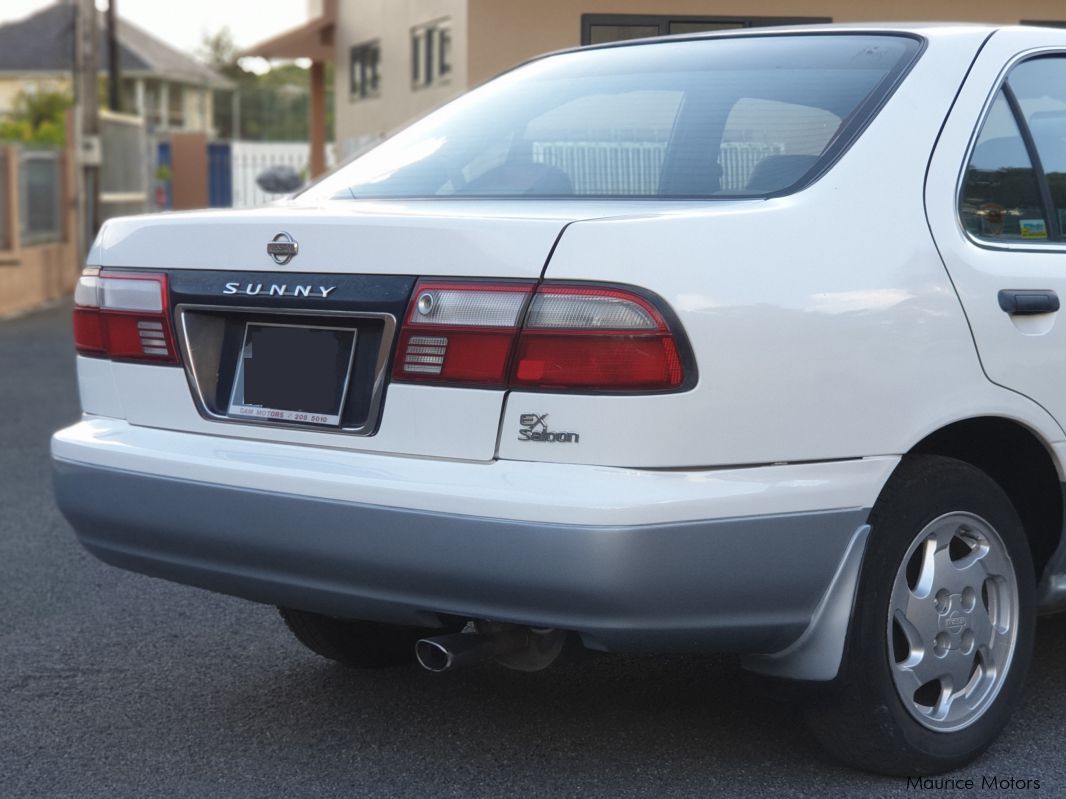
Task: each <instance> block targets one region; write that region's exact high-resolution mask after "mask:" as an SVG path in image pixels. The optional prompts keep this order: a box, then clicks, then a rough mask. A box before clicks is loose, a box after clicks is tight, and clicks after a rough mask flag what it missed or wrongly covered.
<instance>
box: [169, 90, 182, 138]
mask: <svg viewBox="0 0 1066 799" xmlns="http://www.w3.org/2000/svg"><path fill="white" fill-rule="evenodd" d="M167 124H168V126H169V127H171V128H184V127H185V90H184V89H183V88H182V87H181V86H179V85H178V84H176V83H172V84H170V89H169V94H168V96H167Z"/></svg>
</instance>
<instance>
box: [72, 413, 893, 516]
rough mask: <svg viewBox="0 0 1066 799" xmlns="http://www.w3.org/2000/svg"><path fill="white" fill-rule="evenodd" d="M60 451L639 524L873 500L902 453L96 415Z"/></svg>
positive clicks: (282, 488) (122, 466) (194, 473)
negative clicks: (472, 449)
mask: <svg viewBox="0 0 1066 799" xmlns="http://www.w3.org/2000/svg"><path fill="white" fill-rule="evenodd" d="M52 454H53V456H54V457H56V458H59V459H61V460H66V461H72V462H79V463H85V462H91V463H94V464H97V465H100V466H104V467H107V468H111V469H118V470H122V471H128V472H137V473H150V474H156V475H160V476H164V477H170V478H174V479H177V480H191V481H196V482H206V483H211V484H215V485H228V486H236V487H241V488H249V489H255V490H258V491H265V492H270V493H274V492H280V493H287V494H296V495H299V496H304V497H316V498H320V499H333V500H341V501H345V502H358V503H365V504H368V505H382V506H386V507H404V508H412V509H418V510H425V511H434V512H439V513H454V514H466V513H469V512H470V510H471V507H472V506H474V507H476V509H477V513H478V514H479V515H483V516H489V517H492V518H497V519H510V520H520V521H531V522H547V523H552V524H596V525H634V524H637V525H639V524H651V523H661V522H680V521H688V520H696V519H700V520H702V519H727V518H731V517H740V516H749V515H752V514H773V513H791V512H796V511H816V510H824V509H844V508H863V507H869V505H871V504H872V503H873V501H874V499H876V497H877V494H878V492H879V491H880V490H881V485H882V484H883V483H884V481H885V480H886V479H887V478H888V475H889V474H890V473H891V471H892V469H893V468H895V466H896V464H897V463H898V458H867V459H860V460H854V461H840V462H834V463H812V464H797V465H794V466H787V467H783V466H776V467H763V468H753V469H722V470H699V471H683V470H669V471H654V470H641V469H612V468H604V467H595V466H560V465H556V464H538V463H513V462H509V461H497V462H495V463H492V464H482V463H457V462H454V461H441V460H431V459H418V458H397V457H387V456H383V455H378V454H361V453H352V452H346V451H341V450H334V449H329V448H318V447H316V448H311V447H302V446H292V445H289V444H277V443H265V442H259V441H251V440H241V439H230V438H223V437H220V436H216V435H188V434H184V433H174V432H171V431H167V430H153V429H148V428H145V427H140V426H137V425H133V424H129V423H128V422H124V421H119V420H114V419H93V418H87V419H86V420H85V421H83V422H82V423H80V424H78V425H75V426H73V427H69V428H67V429H66V430H64V431H63V432H62V433H61V434H59V435H57V436H56V437H55V439H54V440H53V444H52Z"/></svg>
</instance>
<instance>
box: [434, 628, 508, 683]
mask: <svg viewBox="0 0 1066 799" xmlns="http://www.w3.org/2000/svg"><path fill="white" fill-rule="evenodd" d="M527 645H528V636H527V634H526V631H525V630H522V629H510V630H503V631H500V632H495V633H488V634H482V633H452V634H451V635H438V636H435V637H433V638H423V639H421V640H420V641H418V642H417V643H416V644H415V658H416V659H417V660H418V664H419V665H420V666H421V667H422V668H424V669H426V670H427V671H432V672H434V673H436V674H440V673H442V672H445V671H451V670H452V669H455V668H458V667H459V666H469V665H472V664H474V663H482V662H484V661H486V660H492V659H493V658H495V657H499V656H501V655H506V654H509V653H511V652H515V651H517V650H519V649H521V648H523V647H524V646H527Z"/></svg>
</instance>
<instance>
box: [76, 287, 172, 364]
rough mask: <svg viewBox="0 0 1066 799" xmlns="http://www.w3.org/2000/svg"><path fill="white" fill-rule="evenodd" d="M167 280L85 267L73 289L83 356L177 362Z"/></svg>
mask: <svg viewBox="0 0 1066 799" xmlns="http://www.w3.org/2000/svg"><path fill="white" fill-rule="evenodd" d="M167 299H168V298H167V277H166V275H162V274H147V273H144V274H142V273H132V272H107V271H101V270H99V269H93V268H89V269H86V270H85V271H84V272H83V273H82V276H81V278H80V279H79V280H78V284H77V286H76V287H75V289H74V344H75V347H76V348H77V350H78V352H79V353H81V354H82V355H95V356H102V357H106V358H113V359H115V360H125V361H143V362H146V363H178V352H177V348H176V347H175V345H174V337H173V332H172V327H171V324H170V317H169V313H168V302H167Z"/></svg>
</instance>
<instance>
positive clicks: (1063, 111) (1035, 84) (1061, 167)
mask: <svg viewBox="0 0 1066 799" xmlns="http://www.w3.org/2000/svg"><path fill="white" fill-rule="evenodd" d="M1008 84H1009V85H1010V87H1011V89H1012V90H1013V91H1014V95H1015V97H1017V98H1018V107H1019V109H1020V110H1021V113H1022V118H1023V119H1024V120H1025V124H1026V125H1028V127H1029V131H1030V133H1031V134H1032V137H1033V144H1034V145H1035V146H1036V152H1037V157H1038V158H1039V159H1040V166H1041V167H1042V169H1043V171H1044V174H1045V175H1046V176H1047V184H1048V189H1049V191H1050V194H1051V204H1052V207H1053V209H1054V210H1053V213H1054V214H1055V221H1057V222H1058V227H1059V230H1060V231H1062V230H1063V229H1066V58H1061V57H1052V58H1034V59H1032V60H1030V61H1025V62H1023V63H1021V64H1019V65H1018V66H1017V67H1015V68H1014V69H1013V70H1011V73H1010V77H1009V78H1008Z"/></svg>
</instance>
